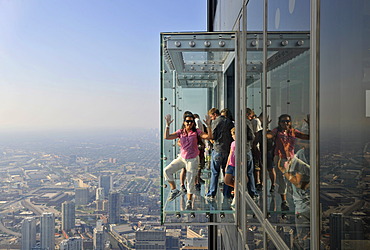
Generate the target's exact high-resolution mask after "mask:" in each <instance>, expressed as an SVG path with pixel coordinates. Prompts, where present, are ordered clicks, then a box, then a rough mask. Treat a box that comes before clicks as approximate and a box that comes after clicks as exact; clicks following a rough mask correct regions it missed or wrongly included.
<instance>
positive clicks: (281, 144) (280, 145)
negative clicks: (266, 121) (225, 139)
mask: <svg viewBox="0 0 370 250" xmlns="http://www.w3.org/2000/svg"><path fill="white" fill-rule="evenodd" d="M305 122H307V123H308V124H309V120H308V118H307V120H305ZM267 138H273V139H274V142H275V151H274V163H275V166H277V167H278V169H279V170H280V171H277V173H276V177H277V179H276V181H277V183H278V184H279V188H278V193H279V194H280V195H281V199H282V203H281V210H282V211H287V210H289V204H288V201H287V199H286V192H287V185H286V181H291V179H292V176H291V173H290V172H289V167H290V163H291V161H292V159H293V158H294V146H295V144H296V141H297V138H299V139H303V140H309V139H310V136H309V135H307V134H304V133H302V132H300V131H299V130H297V129H295V128H293V127H292V118H291V116H290V115H288V114H283V115H281V116H280V117H279V124H278V127H277V128H274V129H273V130H272V131H271V132H269V133H268V134H267Z"/></svg>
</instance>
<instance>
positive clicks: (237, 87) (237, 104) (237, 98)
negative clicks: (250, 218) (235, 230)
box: [234, 33, 241, 227]
mask: <svg viewBox="0 0 370 250" xmlns="http://www.w3.org/2000/svg"><path fill="white" fill-rule="evenodd" d="M235 37H236V38H235V39H236V41H235V59H234V60H235V81H234V84H235V89H234V91H235V92H234V93H235V100H234V101H235V103H234V105H235V125H236V126H235V130H236V131H235V134H236V141H237V142H240V141H241V134H240V110H239V107H240V79H239V77H240V75H241V74H240V68H239V65H240V64H239V54H240V52H239V46H238V45H239V43H240V37H239V33H236V36H235ZM235 151H236V152H235V162H236V167H235V176H236V180H235V184H236V185H235V190H234V196H236V197H237V196H238V192H239V182H240V179H241V171H239V170H240V167H238V166H240V162H241V157H240V156H241V154H240V152H241V150H240V143H236V147H235ZM239 203H240V201H239V200H238V199H236V204H235V205H236V207H239ZM235 218H236V219H235V223H236V226H237V227H239V226H240V225H239V223H240V222H239V221H238V218H239V209H235Z"/></svg>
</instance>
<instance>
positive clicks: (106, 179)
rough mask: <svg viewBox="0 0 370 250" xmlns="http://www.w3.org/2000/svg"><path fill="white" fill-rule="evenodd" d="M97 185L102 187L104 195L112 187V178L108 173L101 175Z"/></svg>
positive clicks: (106, 194)
mask: <svg viewBox="0 0 370 250" xmlns="http://www.w3.org/2000/svg"><path fill="white" fill-rule="evenodd" d="M99 187H100V188H104V195H105V197H107V196H108V194H109V191H110V190H111V189H112V188H113V180H112V176H110V175H101V176H99Z"/></svg>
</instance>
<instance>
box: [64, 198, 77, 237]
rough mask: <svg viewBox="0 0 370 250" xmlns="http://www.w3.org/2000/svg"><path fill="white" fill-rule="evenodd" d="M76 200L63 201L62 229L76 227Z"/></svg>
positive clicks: (67, 229)
mask: <svg viewBox="0 0 370 250" xmlns="http://www.w3.org/2000/svg"><path fill="white" fill-rule="evenodd" d="M75 208H76V206H75V202H73V201H66V202H64V203H62V230H64V231H65V232H68V231H70V230H71V229H72V228H74V227H75V219H76V215H75Z"/></svg>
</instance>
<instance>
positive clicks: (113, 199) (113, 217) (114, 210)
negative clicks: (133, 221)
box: [108, 190, 121, 224]
mask: <svg viewBox="0 0 370 250" xmlns="http://www.w3.org/2000/svg"><path fill="white" fill-rule="evenodd" d="M120 209H121V194H120V193H119V192H117V191H114V190H112V191H111V192H110V193H109V197H108V222H109V224H119V222H120Z"/></svg>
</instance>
